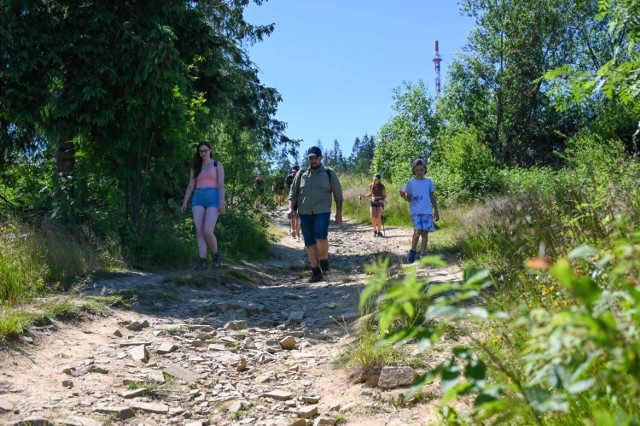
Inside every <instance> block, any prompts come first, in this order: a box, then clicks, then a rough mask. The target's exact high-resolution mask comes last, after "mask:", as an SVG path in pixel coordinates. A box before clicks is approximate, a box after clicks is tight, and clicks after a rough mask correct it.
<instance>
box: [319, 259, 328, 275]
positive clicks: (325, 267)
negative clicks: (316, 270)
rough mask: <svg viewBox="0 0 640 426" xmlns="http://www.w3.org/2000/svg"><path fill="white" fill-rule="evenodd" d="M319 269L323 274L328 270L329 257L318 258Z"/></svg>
mask: <svg viewBox="0 0 640 426" xmlns="http://www.w3.org/2000/svg"><path fill="white" fill-rule="evenodd" d="M320 269H322V273H324V274H326V273H327V272H329V259H320Z"/></svg>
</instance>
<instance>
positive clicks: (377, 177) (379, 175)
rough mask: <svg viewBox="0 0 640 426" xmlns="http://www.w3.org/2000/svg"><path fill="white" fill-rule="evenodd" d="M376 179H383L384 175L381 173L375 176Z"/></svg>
mask: <svg viewBox="0 0 640 426" xmlns="http://www.w3.org/2000/svg"><path fill="white" fill-rule="evenodd" d="M373 178H374V179H381V178H382V175H381V174H380V173H376V174H375V175H373Z"/></svg>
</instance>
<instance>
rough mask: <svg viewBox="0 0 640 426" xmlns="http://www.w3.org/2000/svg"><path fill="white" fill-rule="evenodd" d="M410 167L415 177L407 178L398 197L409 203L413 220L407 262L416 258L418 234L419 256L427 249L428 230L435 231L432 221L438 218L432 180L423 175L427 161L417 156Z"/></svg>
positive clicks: (425, 171)
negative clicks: (419, 241) (420, 242)
mask: <svg viewBox="0 0 640 426" xmlns="http://www.w3.org/2000/svg"><path fill="white" fill-rule="evenodd" d="M411 167H412V169H413V174H414V175H415V177H414V178H411V179H409V181H408V182H407V185H406V187H405V189H404V190H401V191H400V197H402V198H403V199H404V200H405V201H408V202H409V203H411V205H410V208H409V212H410V213H411V220H412V221H413V237H412V239H411V250H409V255H408V256H407V263H413V262H414V261H415V260H416V248H417V246H418V240H419V239H420V236H422V244H421V245H420V256H421V257H422V256H424V254H425V253H426V251H427V242H428V241H429V232H433V231H435V226H434V224H433V221H434V219H435V220H436V221H437V220H440V213H439V212H438V202H437V200H436V194H435V189H434V187H433V181H432V180H431V179H429V178H426V177H425V176H424V175H425V173H427V163H426V162H425V161H424V160H423V159H422V158H418V159H417V160H415V161H414V162H413V164H412V165H411Z"/></svg>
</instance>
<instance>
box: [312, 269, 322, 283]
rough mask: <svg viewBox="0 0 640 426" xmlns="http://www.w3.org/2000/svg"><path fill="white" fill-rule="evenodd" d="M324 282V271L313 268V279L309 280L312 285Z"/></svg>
mask: <svg viewBox="0 0 640 426" xmlns="http://www.w3.org/2000/svg"><path fill="white" fill-rule="evenodd" d="M319 281H322V271H321V270H320V268H311V278H309V282H310V283H317V282H319Z"/></svg>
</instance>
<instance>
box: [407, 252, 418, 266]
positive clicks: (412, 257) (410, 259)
mask: <svg viewBox="0 0 640 426" xmlns="http://www.w3.org/2000/svg"><path fill="white" fill-rule="evenodd" d="M415 261H416V251H415V250H409V255H408V256H407V263H413V262H415Z"/></svg>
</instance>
